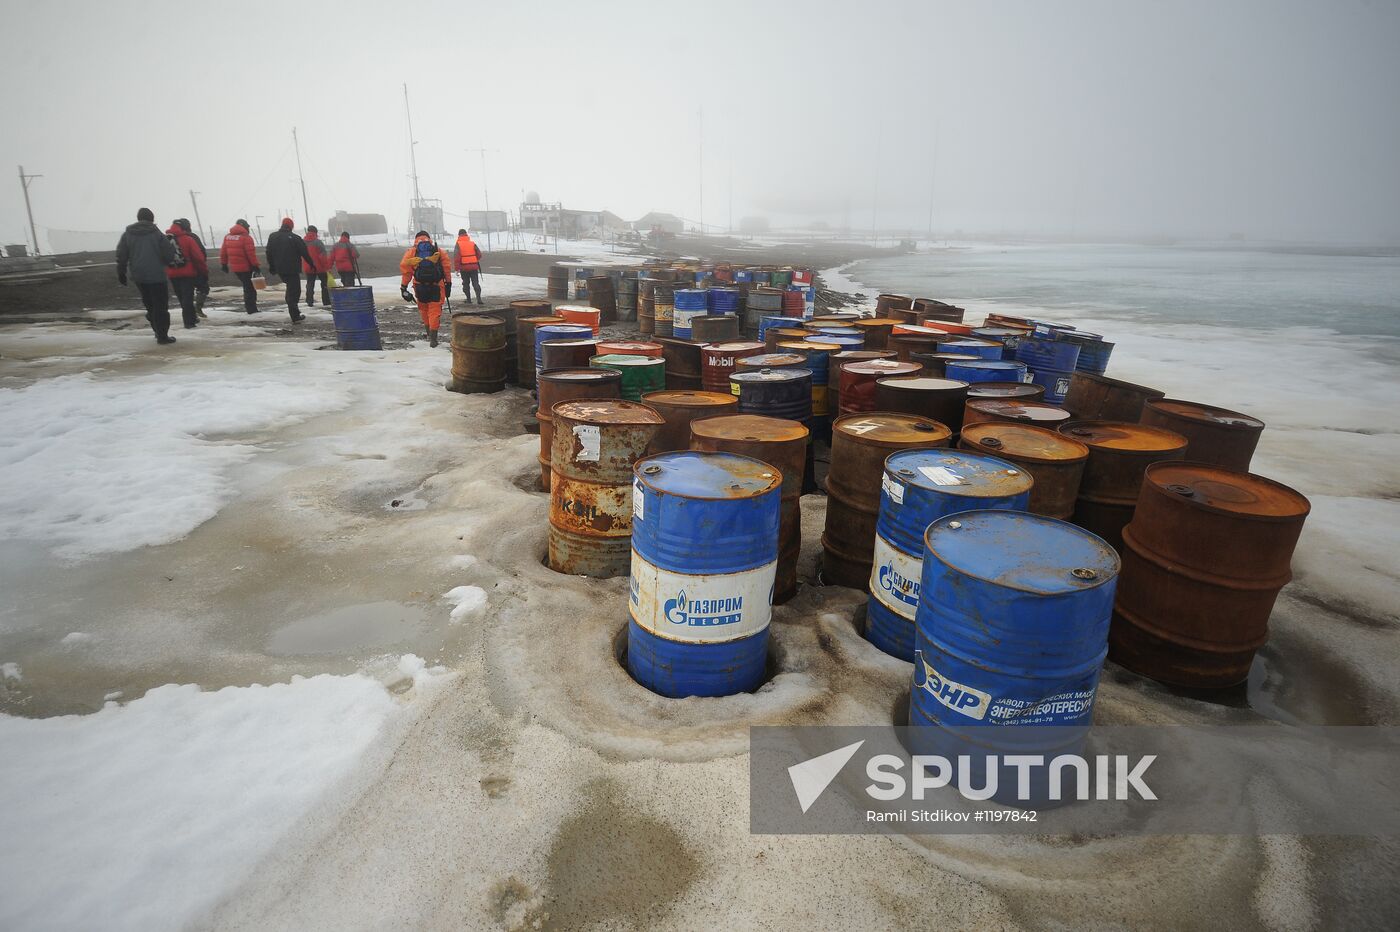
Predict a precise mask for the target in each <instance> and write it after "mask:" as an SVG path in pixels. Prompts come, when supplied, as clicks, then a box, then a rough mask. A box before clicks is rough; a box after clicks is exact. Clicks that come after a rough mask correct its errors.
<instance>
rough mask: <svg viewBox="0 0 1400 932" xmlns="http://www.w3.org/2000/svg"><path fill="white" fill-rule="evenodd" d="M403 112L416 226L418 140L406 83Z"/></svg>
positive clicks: (420, 199)
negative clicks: (405, 122) (405, 117)
mask: <svg viewBox="0 0 1400 932" xmlns="http://www.w3.org/2000/svg"><path fill="white" fill-rule="evenodd" d="M403 112H404V115H405V116H407V117H408V162H409V165H410V166H411V167H412V169H413V224H414V226H415V227H417V226H418V225H419V224H418V211H419V210H421V209H422V207H423V194H422V192H420V191H419V190H418V154H417V152H416V151H415V149H414V147H415V146H417V145H418V140H416V139H414V138H413V111H412V110H411V109H409V106H408V84H407V82H405V83H404V86H403Z"/></svg>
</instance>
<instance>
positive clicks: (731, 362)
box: [700, 340, 763, 394]
mask: <svg viewBox="0 0 1400 932" xmlns="http://www.w3.org/2000/svg"><path fill="white" fill-rule="evenodd" d="M762 352H763V344H762V343H753V342H749V341H747V340H741V341H735V342H732V343H712V344H710V345H708V346H704V347H701V349H700V384H701V385H702V386H703V387H704V389H705V391H707V392H724V393H725V394H728V393H729V373H731V372H733V371H734V367H735V366H736V365H738V361H739V360H740V359H747V358H748V357H750V356H757V355H759V354H760V353H762Z"/></svg>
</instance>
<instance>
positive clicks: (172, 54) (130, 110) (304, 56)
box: [0, 0, 1400, 242]
mask: <svg viewBox="0 0 1400 932" xmlns="http://www.w3.org/2000/svg"><path fill="white" fill-rule="evenodd" d="M3 10H4V17H3V21H2V22H0V78H3V80H0V89H3V90H2V91H0V126H2V127H3V132H0V152H2V153H3V158H0V168H3V170H4V172H5V173H6V174H7V175H8V176H9V178H10V180H8V181H3V180H0V240H3V241H4V242H19V241H22V240H23V239H25V238H27V230H26V221H25V218H24V208H23V202H22V199H21V197H20V186H19V181H18V178H17V168H16V166H17V165H19V164H23V165H24V166H25V169H26V171H30V172H42V173H43V175H44V177H43V178H42V179H40V180H37V181H35V182H34V184H33V187H32V189H31V191H32V195H33V200H34V211H35V217H36V220H37V221H38V223H39V225H40V227H41V228H43V227H52V228H58V229H71V230H96V231H106V230H119V229H121V228H122V227H123V226H124V225H125V224H126V223H128V222H130V221H131V220H132V219H133V217H134V214H135V211H136V208H137V207H139V206H142V205H145V206H149V207H151V208H152V209H154V210H155V212H156V215H157V219H158V220H159V221H161V222H162V223H165V222H167V221H168V220H169V219H170V218H172V217H175V216H185V215H189V216H192V211H191V208H190V200H189V195H188V191H189V189H191V188H193V189H195V190H197V191H199V192H201V194H200V213H201V215H202V217H203V220H204V222H205V224H206V226H212V227H214V228H215V229H216V230H225V229H227V227H228V225H229V223H230V222H231V221H232V220H234V219H235V218H236V217H238V216H245V217H247V218H248V219H249V220H253V219H254V216H255V215H258V214H261V215H263V217H264V220H263V225H264V227H265V228H266V227H267V226H268V225H269V224H270V223H275V221H273V216H274V215H275V214H278V213H279V212H280V211H283V210H286V209H288V208H291V209H292V210H293V212H294V216H295V217H296V218H297V220H298V223H299V224H300V223H302V222H303V221H304V218H303V211H302V207H301V194H300V190H299V188H298V186H297V183H296V177H297V169H296V163H295V160H294V158H293V155H292V151H291V131H292V127H293V126H296V127H297V129H298V131H299V133H300V137H301V144H302V157H303V166H304V174H305V180H306V187H307V192H308V197H309V201H310V212H311V218H312V221H313V222H316V223H318V224H323V223H324V221H325V219H326V218H327V217H328V216H329V215H330V214H331V213H332V212H333V211H334V210H335V209H337V208H343V209H347V210H352V211H373V212H381V213H385V214H386V215H387V216H388V217H389V222H390V224H391V225H393V226H396V227H399V228H400V229H402V228H403V226H404V225H405V224H406V222H407V221H406V217H407V205H408V199H409V197H410V193H411V184H410V182H409V179H408V174H409V144H408V131H407V128H406V126H405V121H404V100H403V89H402V85H403V83H404V82H407V83H408V87H409V93H410V96H411V100H412V106H413V118H414V129H415V136H416V138H417V140H418V146H417V153H418V169H419V173H420V176H421V185H422V191H423V194H424V196H426V197H437V198H441V199H442V200H443V201H444V204H445V207H446V209H447V210H448V211H449V212H452V213H455V214H465V212H466V211H467V210H468V209H469V208H470V209H479V208H481V207H482V201H483V191H482V165H481V157H480V155H478V154H476V153H471V152H468V151H467V150H468V149H472V148H486V149H488V150H489V151H488V152H487V154H486V172H487V179H488V180H489V196H490V200H491V206H492V207H507V208H508V209H511V210H514V209H515V207H516V205H517V204H518V203H519V201H520V199H521V195H522V192H523V191H525V190H527V189H528V190H534V191H538V192H539V194H540V195H541V196H542V198H543V199H544V200H546V201H555V200H559V201H562V202H563V203H564V205H565V206H567V207H578V208H586V209H600V208H605V209H610V210H612V211H614V212H615V213H618V214H620V215H621V216H623V217H624V218H627V219H632V218H635V217H636V216H638V215H639V214H641V213H644V212H645V211H648V210H653V209H655V210H665V211H671V212H674V213H677V214H679V215H681V216H683V217H686V218H688V219H690V220H698V219H700V217H701V214H702V211H703V217H704V220H705V222H706V224H707V225H710V226H713V227H715V228H717V229H723V228H725V227H727V226H728V224H729V222H730V216H731V202H732V215H733V218H734V220H735V222H736V223H737V221H738V220H739V218H740V217H742V216H745V215H750V214H754V215H764V216H767V217H770V218H771V219H772V220H773V221H774V222H775V223H783V222H794V221H809V220H825V221H827V222H828V223H831V224H832V225H834V226H840V225H842V224H843V223H845V222H849V223H850V224H851V225H852V226H854V227H857V228H861V229H869V228H870V227H871V225H872V223H875V224H878V225H879V226H880V227H883V228H887V229H893V228H910V229H913V230H916V231H920V232H921V231H923V230H924V229H925V228H926V227H927V225H928V219H929V205H930V195H931V194H932V195H933V211H934V226H935V228H936V229H938V230H942V231H952V230H956V229H963V230H966V231H969V232H972V231H978V232H984V233H996V232H1008V233H1021V232H1032V233H1048V232H1058V233H1075V234H1077V235H1080V236H1084V237H1091V236H1093V235H1096V234H1099V235H1102V234H1140V233H1164V234H1172V235H1185V236H1206V237H1224V236H1226V235H1228V234H1230V233H1234V232H1238V233H1243V234H1246V235H1248V236H1250V237H1263V238H1281V239H1295V240H1298V239H1301V240H1342V241H1370V242H1400V171H1398V170H1397V166H1400V2H1396V0H1376V2H1369V3H1368V2H1355V0H1325V2H1323V0H1319V2H1313V3H1301V2H1280V0H1257V2H1253V0H1204V2H1197V0H1170V2H1138V0H1095V2H1077V0H1076V2H1068V0H1026V2H1011V0H1001V2H995V3H992V2H972V0H957V2H951V3H941V2H930V0H917V2H906V3H897V2H879V0H867V2H849V0H848V2H841V3H826V2H812V0H793V2H761V0H749V2H736V3H729V2H724V0H715V2H708V3H698V4H697V3H687V4H677V3H669V2H664V0H648V2H637V3H622V2H617V3H612V2H605V0H596V2H592V3H578V2H568V3H565V2H504V3H501V2H496V3H475V2H452V0H448V2H439V3H419V4H407V3H392V4H391V3H384V2H374V3H361V2H354V0H336V2H330V3H301V4H297V3H279V4H263V3H256V2H240V3H201V2H187V3H162V4H154V5H150V4H136V3H131V2H121V3H112V2H81V3H78V2H62V0H55V2H51V3H37V2H34V0H25V2H22V3H21V2H13V0H3ZM702 114H703V117H702ZM702 125H703V159H702V158H701V142H702V132H701V128H702ZM702 168H703V171H702ZM702 180H703V188H704V199H703V205H702V201H701V185H702ZM448 221H449V224H450V225H451V226H452V227H453V228H455V227H456V226H457V225H458V223H459V222H461V221H459V220H458V219H457V218H455V217H453V216H451V215H449V217H448ZM41 235H43V233H42V229H41Z"/></svg>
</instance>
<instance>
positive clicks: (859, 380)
mask: <svg viewBox="0 0 1400 932" xmlns="http://www.w3.org/2000/svg"><path fill="white" fill-rule="evenodd" d="M923 368H924V367H923V366H921V365H919V364H918V363H916V362H899V361H898V360H895V359H871V360H869V361H867V362H850V363H846V364H845V365H844V366H842V367H841V381H840V388H841V391H840V398H841V408H840V413H841V414H858V413H860V412H861V411H874V410H875V383H876V382H877V381H879V380H880V379H883V378H887V377H889V376H892V375H917V374H918V373H920V372H922V371H923Z"/></svg>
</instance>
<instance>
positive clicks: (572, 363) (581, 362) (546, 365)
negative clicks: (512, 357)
mask: <svg viewBox="0 0 1400 932" xmlns="http://www.w3.org/2000/svg"><path fill="white" fill-rule="evenodd" d="M596 355H598V341H597V340H594V339H587V338H586V339H580V340H545V341H544V342H543V343H541V344H540V366H541V367H542V371H543V370H544V369H569V368H578V367H580V366H587V365H588V360H590V359H592V358H593V357H594V356H596Z"/></svg>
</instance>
